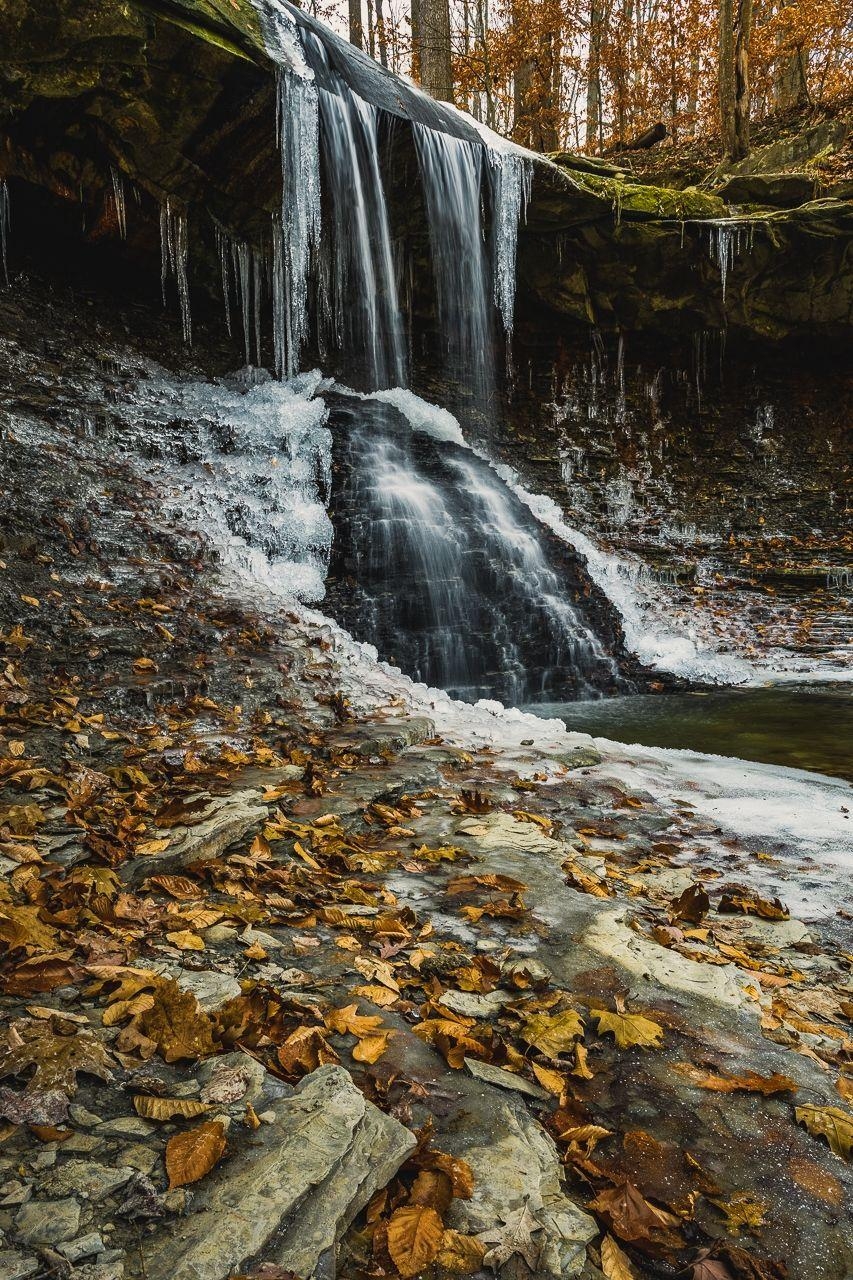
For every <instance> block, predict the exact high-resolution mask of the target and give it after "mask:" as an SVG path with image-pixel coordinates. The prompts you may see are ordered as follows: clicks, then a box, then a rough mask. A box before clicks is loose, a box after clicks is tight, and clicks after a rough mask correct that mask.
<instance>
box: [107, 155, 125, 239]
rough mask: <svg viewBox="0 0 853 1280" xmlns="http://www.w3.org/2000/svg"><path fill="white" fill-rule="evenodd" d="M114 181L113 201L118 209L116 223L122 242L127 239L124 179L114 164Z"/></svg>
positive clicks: (111, 166)
mask: <svg viewBox="0 0 853 1280" xmlns="http://www.w3.org/2000/svg"><path fill="white" fill-rule="evenodd" d="M110 174H111V175H112V180H113V200H114V202H115V207H116V222H117V223H118V229H119V235H120V236H121V238H122V240H126V239H127V207H126V204H125V198H124V178H123V177H122V175H121V173H120V172H119V170H118V169H117V168H116V167H115V165H114V164H111V165H110Z"/></svg>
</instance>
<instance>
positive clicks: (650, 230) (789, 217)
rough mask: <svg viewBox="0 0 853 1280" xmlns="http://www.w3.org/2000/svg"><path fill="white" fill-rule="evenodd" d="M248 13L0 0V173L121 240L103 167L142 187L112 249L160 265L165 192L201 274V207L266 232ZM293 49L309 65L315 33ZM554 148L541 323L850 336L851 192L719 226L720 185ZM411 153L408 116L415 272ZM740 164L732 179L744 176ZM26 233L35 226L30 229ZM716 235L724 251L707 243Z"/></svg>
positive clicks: (271, 104) (360, 83) (268, 76)
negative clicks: (660, 179) (636, 178)
mask: <svg viewBox="0 0 853 1280" xmlns="http://www.w3.org/2000/svg"><path fill="white" fill-rule="evenodd" d="M261 10H262V6H261V3H260V0H258V7H257V8H256V6H255V5H254V4H253V3H251V2H250V0H168V2H165V0H161V2H159V3H156V4H155V3H153V2H152V3H148V2H147V0H139V3H137V4H134V5H132V6H129V5H125V4H121V3H119V2H118V0H80V3H76V2H73V3H72V0H52V3H50V4H49V5H38V6H35V5H32V4H29V3H27V2H26V0H9V3H7V4H5V5H4V6H3V7H2V11H0V101H2V106H0V179H2V178H6V177H10V178H15V179H21V180H23V181H24V182H26V183H29V184H33V185H34V186H36V187H38V188H45V189H47V190H49V191H50V192H52V193H53V195H54V196H56V197H58V198H59V199H60V200H61V201H64V202H65V203H66V204H68V205H69V206H72V207H73V212H74V224H75V227H78V228H79V226H80V221H81V220H80V217H79V214H80V210H79V207H78V206H79V203H80V201H81V200H82V202H83V206H84V211H83V212H84V218H83V221H84V223H85V236H86V237H87V239H88V240H89V241H90V242H91V243H95V244H97V245H104V244H113V245H115V244H116V243H117V242H118V241H119V234H120V230H121V228H120V226H119V222H120V219H118V218H117V216H116V206H115V202H114V199H113V176H112V173H111V170H112V169H114V170H115V171H116V173H117V174H119V175H121V176H122V179H123V180H125V181H127V182H128V183H131V182H132V183H133V184H134V186H135V188H136V189H137V190H138V191H139V192H140V193H141V201H142V203H141V206H140V210H139V213H138V216H137V211H136V210H134V217H133V218H131V219H129V221H128V228H127V234H128V243H127V244H126V245H123V246H121V252H122V254H123V255H124V257H125V258H127V259H133V258H135V259H136V260H137V261H139V260H141V259H145V261H146V263H147V267H146V269H147V270H149V271H150V275H151V277H152V278H154V279H156V273H157V271H158V269H159V263H158V257H159V243H158V239H157V234H158V233H157V228H158V225H159V207H160V205H161V204H162V203H163V202H164V201H165V200H166V199H169V200H170V201H171V202H173V205H174V206H175V207H176V208H178V209H180V210H181V211H185V210H189V213H190V218H191V225H190V241H191V246H192V253H193V255H194V256H195V271H194V272H193V273H192V274H193V276H194V281H195V282H196V283H198V282H201V281H203V282H204V283H205V285H206V286H207V287H208V288H210V289H212V288H213V283H212V282H213V277H214V271H215V270H216V269H217V268H218V262H217V258H216V253H215V250H214V247H213V244H212V240H213V237H212V228H211V226H210V216H212V217H213V218H215V219H216V221H217V222H218V223H219V224H220V226H222V227H223V228H225V229H226V230H227V231H228V233H229V234H231V235H233V236H237V237H241V238H243V239H244V240H246V241H248V242H249V243H250V244H252V245H253V246H255V247H258V248H261V247H263V246H264V245H265V244H266V245H267V247H268V244H269V234H270V216H271V214H272V213H273V212H274V211H275V210H276V208H277V204H278V201H279V199H280V188H281V170H280V157H279V154H278V148H277V144H276V136H275V87H274V68H273V66H272V63H271V62H270V60H269V58H268V55H267V53H266V50H265V47H264V41H263V31H262V25H263V24H262V12H261ZM290 13H291V16H292V17H293V20H294V21H295V22H296V23H297V24H299V25H300V26H301V27H302V28H303V29H305V30H310V31H311V32H313V35H314V36H315V37H317V38H318V39H319V40H320V41H321V42H322V44H323V47H324V48H325V55H324V60H319V59H318V60H316V62H317V65H316V66H315V72H316V73H317V75H318V77H319V79H320V81H321V82H322V81H323V77H324V76H325V75H327V74H328V73H327V71H326V70H325V62H327V63H328V66H329V67H331V68H332V70H333V71H334V73H335V74H336V75H338V76H340V77H341V78H342V79H343V80H344V81H345V82H346V83H347V84H348V85H349V86H350V87H351V88H353V89H354V90H355V91H356V92H357V93H358V94H360V95H362V96H363V97H364V98H365V99H367V100H368V101H370V102H371V103H373V104H374V105H375V106H376V107H378V108H379V109H380V110H381V111H382V112H383V113H385V115H386V116H387V117H393V118H394V119H396V120H397V121H404V122H406V121H416V122H418V123H420V124H427V125H430V126H431V127H433V128H437V129H440V130H442V131H443V132H447V133H453V134H455V135H456V136H457V137H462V138H465V139H467V140H469V141H472V142H476V140H477V135H476V133H475V132H474V130H473V128H472V126H471V125H469V124H468V123H467V122H466V121H465V120H464V118H463V117H461V116H459V115H458V114H455V113H453V112H452V111H451V110H449V109H448V108H446V107H444V106H443V105H440V104H435V103H432V102H431V101H430V100H429V99H428V98H426V97H425V96H424V95H422V94H419V93H417V92H416V91H414V90H413V89H412V87H411V86H410V85H407V84H406V83H405V82H404V81H402V80H399V79H398V78H396V77H394V76H391V75H390V74H389V73H387V72H385V71H384V70H383V69H382V68H380V67H378V66H377V65H376V64H375V63H373V62H372V61H371V60H370V59H369V58H367V57H366V56H365V55H364V54H362V53H361V52H359V51H358V50H354V49H353V48H352V46H350V45H348V44H347V43H346V42H345V41H342V40H340V39H339V38H338V37H336V36H334V35H333V34H332V33H330V32H328V31H327V29H325V28H324V27H323V26H322V24H319V23H317V22H316V21H315V20H314V19H312V18H311V17H310V16H309V15H307V14H305V13H303V12H302V11H300V10H299V9H297V8H295V7H290ZM307 52H308V56H309V60H310V58H311V42H310V41H309V42H308V46H307ZM838 127H841V126H838ZM816 128H817V130H818V131H817V132H816V133H814V136H813V137H812V136H811V135H810V136H809V138H808V139H806V141H802V139H801V140H800V143H798V144H797V145H799V146H800V149H801V151H802V154H803V157H804V158H803V160H802V162H801V163H802V164H805V163H806V162H807V160H808V156H810V155H813V154H814V148H815V147H818V148H819V144H821V143H823V144H824V145H827V137H828V135H827V132H826V131H827V130H828V129H830V125H824V126H819V127H816ZM821 129H822V130H823V132H820V130H821ZM836 132H837V130H836ZM833 137H835V134H833ZM829 141H830V142H831V141H832V139H830V140H829ZM780 146H782V150H783V151H784V154H782V152H781V151H779V153H778V154H777V152H774V151H773V148H772V147H771V148H770V149H769V151H768V154H767V155H763V154H762V155H761V156H760V157H756V158H755V164H754V166H753V170H750V172H752V171H754V170H758V169H760V171H761V172H762V173H763V174H765V175H766V174H768V173H771V174H772V172H773V171H774V166H775V168H776V169H778V168H779V166H780V165H781V164H783V163H784V164H788V163H789V162H790V161H791V159H792V157H791V155H790V152H791V150H792V147H793V146H794V144H793V143H787V142H786V143H785V144H784V145H783V144H780ZM786 148H787V149H786ZM777 151H778V148H777ZM797 154H799V152H798V153H797ZM555 158H556V159H557V160H558V161H559V163H558V164H555V163H553V162H552V161H549V160H546V159H544V158H543V159H541V160H538V161H536V162H535V182H534V189H533V198H532V200H531V202H530V206H529V210H528V219H527V225H526V226H525V227H522V229H521V233H520V236H519V246H520V271H519V300H520V302H521V303H523V302H524V301H525V299H526V300H527V301H528V303H529V302H533V303H535V304H536V305H538V306H539V307H544V308H545V309H546V310H545V314H544V315H543V320H542V323H543V325H545V326H548V325H550V324H551V323H552V318H553V317H554V316H560V317H563V318H565V319H567V320H570V321H572V322H574V323H581V324H583V325H589V324H593V325H598V326H600V327H603V328H610V329H616V328H619V329H622V330H630V329H654V330H656V331H660V332H673V331H679V332H680V331H683V329H684V327H685V326H688V327H696V328H698V329H701V328H710V327H719V326H722V325H726V326H728V327H729V328H730V329H732V330H735V329H737V330H741V331H743V332H744V333H748V334H751V335H754V336H755V335H757V336H760V337H762V338H770V339H777V338H780V337H784V336H787V335H794V336H802V335H808V334H818V335H820V336H821V337H822V338H828V339H833V340H836V339H843V338H844V337H845V335H847V333H848V332H849V327H850V325H851V316H852V315H853V285H851V266H850V261H849V243H850V234H851V230H852V229H853V214H851V210H850V205H849V203H847V204H845V203H843V202H841V201H837V200H836V201H831V202H817V203H815V202H811V203H806V204H804V205H803V206H802V207H800V208H798V209H795V210H790V211H789V210H788V209H784V210H781V211H780V212H777V213H773V212H770V213H768V214H767V215H766V216H764V215H763V216H760V217H751V218H749V219H747V220H744V219H738V220H735V221H734V222H731V223H730V222H728V221H725V219H726V217H727V206H726V205H725V204H724V202H723V200H722V199H721V198H720V196H719V195H715V194H710V193H708V192H704V191H698V190H696V189H692V188H688V189H687V190H685V191H679V192H673V191H670V190H667V189H663V188H656V187H650V186H644V185H641V184H638V183H636V182H632V181H630V180H628V179H627V177H626V176H625V175H623V174H622V171H621V170H619V169H618V168H616V167H615V166H612V165H606V164H602V163H596V162H594V161H590V160H587V159H579V158H578V157H574V156H570V155H568V154H567V153H562V154H558V155H557V156H556V157H555ZM793 158H794V159H795V160H796V157H793ZM411 159H412V139H411V135H410V131H409V129H408V128H407V127H402V128H400V129H398V130H396V131H395V151H394V153H393V159H392V162H391V167H392V170H393V171H392V172H389V173H387V174H386V175H385V180H386V185H387V186H388V188H389V191H390V192H396V194H395V195H394V196H393V197H392V205H393V204H394V203H395V202H396V206H397V207H392V209H391V214H392V222H393V223H394V224H395V226H396V228H397V231H396V232H395V234H399V235H400V236H401V237H402V238H405V239H406V240H407V242H408V248H409V250H410V252H411V253H412V261H413V264H414V265H413V274H414V277H415V278H418V277H419V276H420V274H421V272H420V271H419V269H418V262H419V258H418V252H419V250H418V245H419V243H422V242H423V239H424V235H425V227H424V225H423V212H422V208H421V202H420V200H419V199H418V198H417V196H416V197H415V199H414V200H413V198H412V197H413V191H412V187H411V184H410V183H409V181H408V171H409V168H410V166H411ZM404 171H405V177H402V178H401V174H403V173H404ZM746 172H747V171H746V170H744V172H743V173H742V174H739V175H738V176H737V179H735V178H733V179H731V181H736V180H737V181H745V180H746ZM794 185H796V187H797V194H796V201H799V200H800V199H801V198H803V197H804V196H805V197H806V198H807V197H808V196H809V195H810V194H813V192H812V193H810V192H809V191H808V190H807V189H806V188H805V187H804V186H803V184H802V182H800V183H799V185H797V184H794ZM734 190H735V192H737V191H738V188H737V187H735V188H734ZM743 190H744V191H746V188H744V189H743ZM748 194H749V192H748V191H747V195H748ZM752 194H754V192H753V193H752ZM729 195H730V196H731V198H734V196H733V195H731V192H730V193H729ZM18 198H19V199H22V197H20V195H19V196H18ZM129 198H130V191H129V190H128V199H129ZM727 198H729V197H727ZM757 198H762V197H761V195H759V197H757ZM763 198H764V199H766V202H767V203H768V204H770V205H773V204H778V205H782V204H784V205H788V204H791V203H792V202H795V201H794V198H793V195H792V181H791V179H790V177H788V178H787V179H786V186H785V190H784V191H781V189H780V188H779V186H778V184H775V185H774V183H773V182H772V181H771V180H770V179H768V178H766V177H765V180H764V191H763ZM718 219H719V220H720V226H721V227H722V228H723V230H720V229H719V228H718V227H717V226H716V220H718ZM30 221H31V219H30V216H29V210H27V211H26V213H25V216H24V218H22V219H19V221H18V222H17V223H16V224H15V225H16V235H19V236H20V235H21V234H22V231H21V228H22V227H25V226H26V224H27V223H28V222H30ZM727 228H731V230H727ZM29 233H30V235H31V237H32V239H33V240H34V241H35V240H37V239H38V236H39V228H38V226H37V225H33V226H32V227H31V228H30V232H29ZM23 234H26V232H23ZM733 237H734V238H735V239H737V238H738V237H739V238H740V240H742V241H743V240H746V239H749V241H750V245H751V248H750V252H749V253H748V254H747V253H742V252H740V253H734V254H733V255H731V256H732V261H731V263H730V270H729V283H728V288H727V290H726V296H725V298H723V297H722V296H721V291H720V288H719V269H718V266H717V263H716V261H715V260H714V259H715V256H719V253H722V252H725V253H730V250H729V248H728V247H727V246H728V245H729V243H730V241H731V240H732V238H733ZM712 240H713V241H714V244H716V245H717V246H718V249H717V250H714V251H713V252H709V246H710V245H711V241H712ZM723 241H724V242H725V247H724V249H719V245H720V243H722V242H723ZM202 267H204V268H205V269H204V270H202ZM430 305H431V303H430V300H429V299H428V298H427V300H426V301H425V302H424V301H423V300H421V301H420V302H419V301H418V300H417V299H416V300H415V313H416V317H417V318H418V321H419V323H423V321H422V319H421V317H420V316H418V309H419V308H420V309H421V310H423V309H424V308H425V307H426V308H428V307H429V306H430ZM428 327H429V326H428V324H427V328H428ZM415 328H416V329H417V326H415ZM429 341H433V339H432V338H431V337H430V339H429Z"/></svg>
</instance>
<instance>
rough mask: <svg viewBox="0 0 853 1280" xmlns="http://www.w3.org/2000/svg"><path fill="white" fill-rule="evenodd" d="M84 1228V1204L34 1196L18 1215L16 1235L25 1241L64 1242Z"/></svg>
mask: <svg viewBox="0 0 853 1280" xmlns="http://www.w3.org/2000/svg"><path fill="white" fill-rule="evenodd" d="M79 1229H80V1205H79V1204H78V1203H77V1201H76V1200H75V1199H73V1197H71V1196H68V1197H67V1198H66V1199H64V1200H30V1201H29V1203H28V1204H25V1205H24V1206H23V1207H22V1208H21V1209H19V1211H18V1213H17V1216H16V1218H15V1238H16V1239H17V1240H18V1241H19V1242H20V1243H21V1244H30V1245H44V1244H61V1243H62V1242H63V1241H64V1240H71V1239H73V1238H74V1236H76V1234H77V1232H78V1230H79Z"/></svg>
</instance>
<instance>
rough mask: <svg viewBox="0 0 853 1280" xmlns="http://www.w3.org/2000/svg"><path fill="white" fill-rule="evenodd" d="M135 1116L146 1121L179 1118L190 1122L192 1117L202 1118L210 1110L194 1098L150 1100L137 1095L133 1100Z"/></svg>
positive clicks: (146, 1096)
mask: <svg viewBox="0 0 853 1280" xmlns="http://www.w3.org/2000/svg"><path fill="white" fill-rule="evenodd" d="M133 1105H134V1107H135V1108H136V1111H137V1114H138V1115H140V1116H143V1117H144V1119H146V1120H171V1119H173V1118H174V1117H175V1116H180V1117H181V1119H182V1120H190V1119H192V1117H193V1116H202V1115H204V1113H205V1111H209V1110H210V1108H209V1107H208V1106H206V1104H205V1103H203V1102H196V1101H195V1099H194V1098H150V1097H148V1095H147V1094H137V1095H136V1096H135V1097H134V1099H133Z"/></svg>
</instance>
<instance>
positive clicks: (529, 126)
mask: <svg viewBox="0 0 853 1280" xmlns="http://www.w3.org/2000/svg"><path fill="white" fill-rule="evenodd" d="M302 5H303V7H304V8H306V9H308V10H309V11H310V12H312V13H314V14H315V15H316V16H317V17H319V18H322V19H323V20H325V21H328V22H330V23H331V24H332V25H333V26H335V27H336V28H337V29H338V30H340V31H342V32H343V33H344V34H346V35H347V36H348V37H349V39H350V40H351V41H352V42H353V43H354V44H357V45H359V46H360V47H361V48H363V49H365V50H366V51H367V52H368V53H370V55H371V56H372V57H375V58H376V59H378V60H379V61H380V62H382V63H383V65H385V66H388V67H390V68H391V69H392V70H393V71H395V72H397V73H400V74H406V75H411V76H412V77H413V78H414V79H415V80H417V81H419V82H420V83H421V84H422V85H423V86H424V88H425V89H427V91H428V92H430V93H431V94H432V95H433V96H434V97H437V98H440V99H443V100H445V101H451V102H455V103H456V105H457V106H459V107H462V108H464V109H465V110H466V111H469V112H470V113H471V114H472V115H473V116H474V117H475V118H476V119H478V120H481V121H482V122H483V123H485V124H487V125H489V126H490V127H491V128H493V129H495V130H496V131H497V132H499V133H502V134H505V135H506V136H508V137H512V138H514V139H515V141H517V142H519V143H521V144H523V145H525V146H530V147H533V148H534V149H537V150H541V151H557V150H560V149H563V148H568V149H572V150H583V151H586V152H588V153H591V154H599V155H600V154H603V153H606V152H607V151H608V150H617V149H619V148H620V147H621V146H625V145H629V144H631V143H632V142H634V141H636V140H637V139H638V138H641V137H642V135H643V134H644V133H646V131H648V130H650V129H653V128H654V127H655V126H660V125H661V124H662V125H664V126H665V128H666V131H667V135H668V136H669V137H671V138H672V140H673V142H674V143H676V144H678V143H681V142H684V141H686V140H688V139H690V138H695V137H699V136H714V135H720V137H721V143H722V152H723V155H724V157H725V158H727V159H729V160H738V159H740V158H742V157H743V156H745V155H747V154H748V152H749V124H750V120H761V119H765V118H767V117H769V116H773V115H777V114H782V113H786V112H788V111H791V110H793V109H802V108H807V107H809V106H812V107H829V108H832V107H834V106H835V105H837V104H839V103H841V102H843V101H844V100H845V99H847V98H849V97H850V95H851V93H853V18H851V11H850V8H849V2H848V0H578V2H577V3H571V2H569V0H302ZM658 134H659V135H661V131H660V129H659V128H658Z"/></svg>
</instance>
